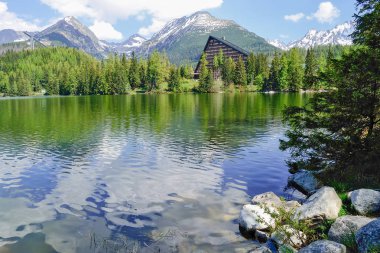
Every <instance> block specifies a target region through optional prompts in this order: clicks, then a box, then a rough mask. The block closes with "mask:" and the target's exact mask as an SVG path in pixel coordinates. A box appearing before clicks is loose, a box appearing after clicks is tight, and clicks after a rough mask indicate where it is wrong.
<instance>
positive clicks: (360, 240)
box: [355, 219, 380, 253]
mask: <svg viewBox="0 0 380 253" xmlns="http://www.w3.org/2000/svg"><path fill="white" fill-rule="evenodd" d="M355 241H356V244H357V245H358V249H359V252H360V253H375V252H376V253H377V252H380V219H376V220H374V221H372V222H370V223H368V224H367V225H365V226H364V227H362V228H361V229H359V230H358V231H357V232H356V235H355Z"/></svg>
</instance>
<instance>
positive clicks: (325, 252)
mask: <svg viewBox="0 0 380 253" xmlns="http://www.w3.org/2000/svg"><path fill="white" fill-rule="evenodd" d="M346 251H347V249H346V246H344V245H342V244H340V243H337V242H333V241H328V240H321V241H315V242H312V243H311V244H310V245H309V246H307V247H305V248H302V249H300V250H299V251H298V253H346Z"/></svg>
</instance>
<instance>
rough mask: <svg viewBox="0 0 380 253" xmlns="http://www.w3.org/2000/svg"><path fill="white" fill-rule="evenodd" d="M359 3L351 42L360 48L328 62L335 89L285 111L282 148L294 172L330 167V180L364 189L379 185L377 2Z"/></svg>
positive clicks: (361, 0) (379, 30)
mask: <svg viewBox="0 0 380 253" xmlns="http://www.w3.org/2000/svg"><path fill="white" fill-rule="evenodd" d="M357 2H358V7H359V13H358V14H357V15H356V16H355V17H356V23H357V24H358V26H357V30H356V31H355V33H354V38H355V42H356V43H360V47H354V48H352V49H351V50H349V51H348V52H344V53H343V55H342V56H341V57H340V58H339V59H334V60H331V67H332V73H331V74H330V75H327V78H328V80H327V82H328V83H329V84H331V86H332V87H334V89H332V90H330V91H329V92H324V93H318V94H316V95H315V96H313V98H312V99H311V100H310V103H309V104H308V106H307V107H301V108H300V107H289V108H288V109H287V110H286V114H285V119H286V120H287V121H288V122H289V123H290V126H291V130H290V131H288V132H287V134H286V136H287V138H288V140H287V141H282V142H281V148H282V149H289V150H290V151H291V154H292V159H291V160H290V161H289V163H290V164H291V165H293V166H294V168H296V169H298V168H300V167H302V168H306V169H315V170H320V169H325V168H326V167H329V170H328V173H329V178H331V179H332V180H334V179H335V180H336V179H338V180H339V182H342V181H343V182H344V180H346V179H349V178H355V183H356V184H359V183H360V182H361V184H362V185H361V186H367V187H368V179H371V180H377V184H378V183H379V182H378V181H379V177H378V173H379V170H378V164H379V162H380V44H379V41H378V40H376V39H378V38H379V34H380V26H379V21H380V2H379V1H372V0H358V1H357ZM351 182H352V181H351ZM358 187H360V186H358Z"/></svg>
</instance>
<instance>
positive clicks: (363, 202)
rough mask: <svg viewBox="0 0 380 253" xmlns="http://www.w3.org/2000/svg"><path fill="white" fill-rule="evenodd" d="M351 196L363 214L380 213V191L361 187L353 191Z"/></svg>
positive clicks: (356, 208)
mask: <svg viewBox="0 0 380 253" xmlns="http://www.w3.org/2000/svg"><path fill="white" fill-rule="evenodd" d="M349 196H350V199H351V203H352V205H353V206H354V208H355V210H356V211H357V212H358V213H360V214H362V215H366V214H374V213H380V192H378V191H375V190H370V189H360V190H356V191H352V192H351V193H350V195H349Z"/></svg>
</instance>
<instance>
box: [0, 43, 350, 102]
mask: <svg viewBox="0 0 380 253" xmlns="http://www.w3.org/2000/svg"><path fill="white" fill-rule="evenodd" d="M342 50H343V49H342V48H333V49H332V48H327V49H326V48H323V49H318V50H315V49H313V48H311V49H308V50H307V52H304V51H303V50H300V49H292V50H290V51H289V52H283V53H277V52H276V53H275V54H274V55H269V54H253V53H251V54H250V55H249V57H248V61H247V63H244V61H243V60H242V59H239V60H238V61H237V62H235V61H234V60H233V59H232V58H226V57H224V55H223V52H222V51H221V52H220V53H219V54H218V55H216V56H215V57H214V60H213V63H212V66H213V67H212V69H208V68H207V65H208V63H207V61H206V56H205V55H203V56H202V58H201V69H200V78H199V82H198V83H197V82H194V81H190V80H191V79H193V76H194V71H193V67H192V66H191V65H183V66H176V65H174V64H171V63H170V61H169V59H168V57H167V55H166V54H165V53H160V52H157V51H155V52H153V53H152V54H151V55H150V56H149V57H148V58H147V59H143V58H137V57H136V55H135V54H134V53H132V55H131V56H129V57H127V56H126V55H116V54H115V55H110V56H109V57H108V58H107V59H105V60H102V61H99V60H97V59H95V58H94V57H92V56H90V55H88V54H86V53H84V52H81V51H79V50H76V49H72V48H63V47H54V48H39V49H36V50H33V51H31V50H24V51H21V52H13V51H9V52H7V53H5V54H4V55H3V56H1V57H0V93H3V94H6V95H10V96H28V95H31V94H36V93H37V94H38V93H43V94H46V95H108V94H110V95H115V94H126V93H129V92H131V91H133V90H136V89H137V90H144V91H152V90H163V89H164V90H169V91H175V92H181V91H184V90H189V89H184V85H183V84H184V83H186V82H187V83H191V89H192V90H193V91H197V92H213V91H218V90H223V89H230V88H233V89H234V88H235V87H238V88H240V89H244V88H247V86H248V85H249V86H248V87H250V88H249V89H248V88H247V90H258V91H298V90H300V89H320V88H325V87H326V86H328V83H326V82H324V81H323V79H322V78H320V76H322V75H324V73H326V72H328V69H329V68H330V66H331V61H332V59H333V58H334V57H336V56H337V55H339V54H340V53H341V51H342ZM305 54H306V56H305ZM215 87H217V88H215Z"/></svg>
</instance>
